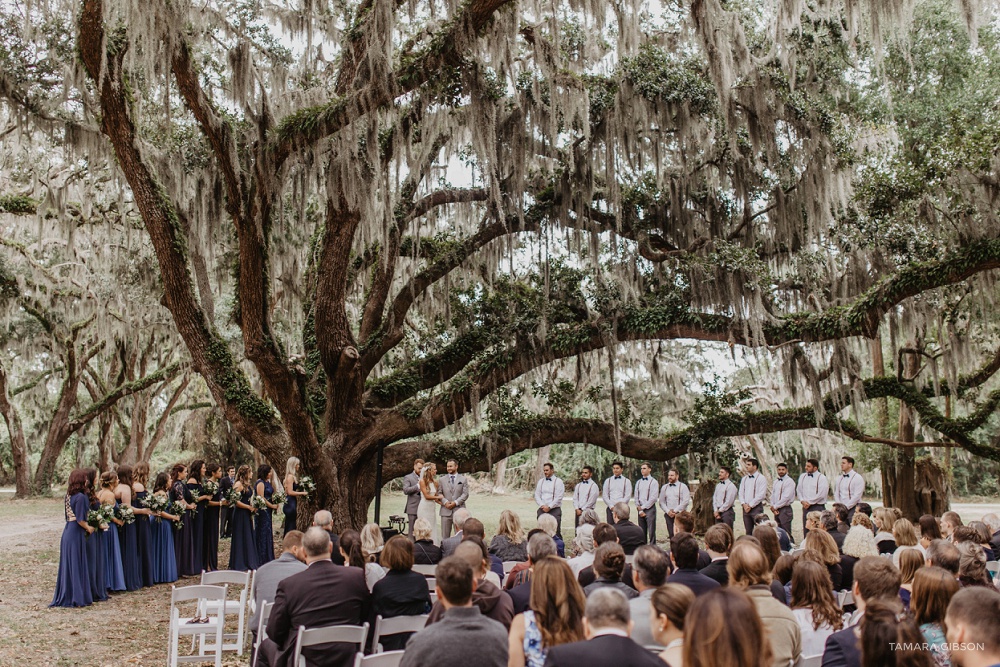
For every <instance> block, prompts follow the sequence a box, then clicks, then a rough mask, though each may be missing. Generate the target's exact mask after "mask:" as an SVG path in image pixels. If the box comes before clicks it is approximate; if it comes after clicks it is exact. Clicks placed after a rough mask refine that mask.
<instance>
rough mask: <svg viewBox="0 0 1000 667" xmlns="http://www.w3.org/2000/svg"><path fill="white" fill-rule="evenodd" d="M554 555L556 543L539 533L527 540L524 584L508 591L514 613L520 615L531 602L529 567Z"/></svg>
mask: <svg viewBox="0 0 1000 667" xmlns="http://www.w3.org/2000/svg"><path fill="white" fill-rule="evenodd" d="M555 555H556V543H555V542H553V541H552V538H551V537H549V536H548V535H546V534H545V533H543V532H541V531H539V532H537V533H536V534H534V535H532V536H531V539H529V540H528V561H527V562H528V569H527V570H525V571H524V575H525V576H524V582H523V583H520V584H518V585H517V586H514V587H513V588H511V589H510V599H511V600H513V601H514V613H515V614H520V613H522V612H524V611H525V610H526V609H528V608H529V605H530V602H531V565H532V564H533V563H537V562H538V561H540V560H541V559H543V558H545V557H546V556H555Z"/></svg>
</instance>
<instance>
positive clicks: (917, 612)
mask: <svg viewBox="0 0 1000 667" xmlns="http://www.w3.org/2000/svg"><path fill="white" fill-rule="evenodd" d="M958 590H959V584H958V581H957V580H956V579H955V577H954V576H953V575H952V574H951V573H950V572H948V571H947V570H942V569H941V568H939V567H934V566H931V567H922V568H920V569H919V570H917V573H916V574H915V575H913V593H912V595H911V596H910V613H911V614H912V615H913V620H914V621H916V623H917V626H918V627H919V628H920V633H921V634H922V635H923V636H924V642H925V643H927V644H928V646H929V647H930V651H931V658H932V659H933V660H934V664H935V666H936V667H951V654H950V652H949V651H948V647H947V646H946V641H947V640H946V639H945V634H944V617H945V614H946V613H947V611H948V603H950V602H951V599H952V597H954V595H955V593H957V592H958Z"/></svg>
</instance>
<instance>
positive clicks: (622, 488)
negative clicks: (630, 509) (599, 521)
mask: <svg viewBox="0 0 1000 667" xmlns="http://www.w3.org/2000/svg"><path fill="white" fill-rule="evenodd" d="M624 469H625V466H624V465H622V462H621V461H615V462H614V463H612V464H611V470H612V472H614V475H612V476H611V477H608V478H607V479H606V480H604V492H603V493H602V494H601V496H602V497H603V498H604V504H605V505H607V509H606V510H605V511H606V512H607V516H608V523H610V524H611V525H612V526H613V525H615V523H616V522H615V517H614V513H613V512H612V511H611V510H612V508H613V507H614V506H615V505H617V504H618V503H625V504H626V505H628V504H629V502H630V501H631V500H632V482H631V480H629V478H628V477H625V476H624V475H622V470H624Z"/></svg>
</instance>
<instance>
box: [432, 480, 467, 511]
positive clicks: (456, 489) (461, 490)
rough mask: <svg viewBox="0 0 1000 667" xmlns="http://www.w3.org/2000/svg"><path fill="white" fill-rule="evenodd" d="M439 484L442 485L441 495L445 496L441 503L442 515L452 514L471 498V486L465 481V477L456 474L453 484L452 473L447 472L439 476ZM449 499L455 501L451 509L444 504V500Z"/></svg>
mask: <svg viewBox="0 0 1000 667" xmlns="http://www.w3.org/2000/svg"><path fill="white" fill-rule="evenodd" d="M438 486H440V487H441V495H443V496H444V501H442V504H441V512H440V514H441V516H451V515H452V514H454V512H455V510H457V509H458V508H459V507H465V501H466V500H468V499H469V486H468V484H466V483H465V477H463V476H462V475H458V474H456V475H455V484H454V485H453V484H452V483H451V475H449V474H447V473H445V474H444V475H441V476H440V477H438ZM449 500H450V501H452V502H454V503H455V506H454V507H452V508H451V509H448V508H447V507H445V506H444V502H447V501H449Z"/></svg>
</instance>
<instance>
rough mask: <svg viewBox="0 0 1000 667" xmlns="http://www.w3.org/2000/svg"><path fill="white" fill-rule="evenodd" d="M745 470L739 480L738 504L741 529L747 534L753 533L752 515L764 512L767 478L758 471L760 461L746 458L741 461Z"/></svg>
mask: <svg viewBox="0 0 1000 667" xmlns="http://www.w3.org/2000/svg"><path fill="white" fill-rule="evenodd" d="M743 467H744V469H745V470H746V473H747V474H745V475H743V479H741V480H740V494H739V495H740V505H742V506H743V530H744V531H745V532H746V534H747V535H753V527H754V525H755V524H754V517H755V516H757V515H758V514H763V513H764V500H766V499H767V480H766V479H765V478H764V475H762V474H761V473H760V461H758V460H757V459H746V460H745V461H744V462H743Z"/></svg>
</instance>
